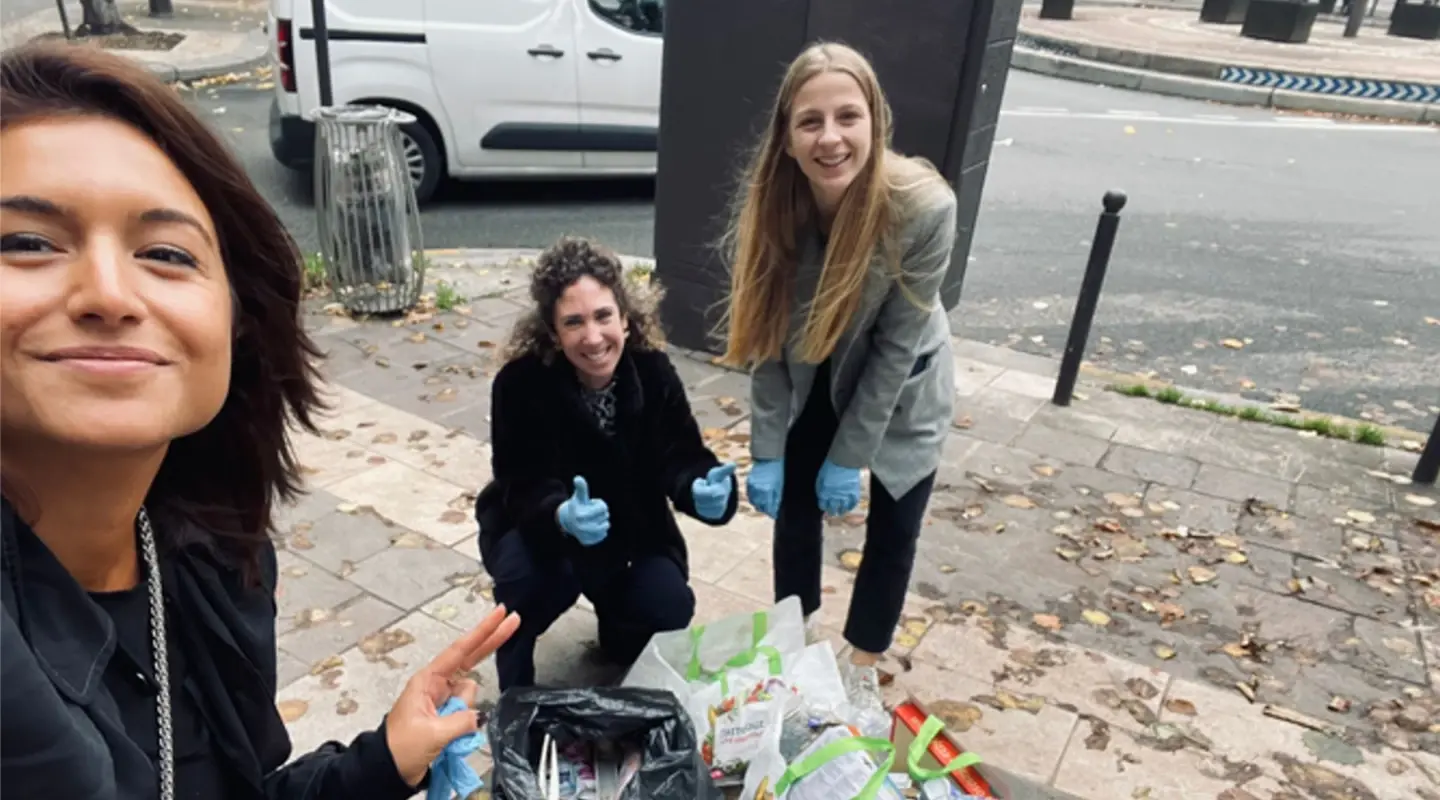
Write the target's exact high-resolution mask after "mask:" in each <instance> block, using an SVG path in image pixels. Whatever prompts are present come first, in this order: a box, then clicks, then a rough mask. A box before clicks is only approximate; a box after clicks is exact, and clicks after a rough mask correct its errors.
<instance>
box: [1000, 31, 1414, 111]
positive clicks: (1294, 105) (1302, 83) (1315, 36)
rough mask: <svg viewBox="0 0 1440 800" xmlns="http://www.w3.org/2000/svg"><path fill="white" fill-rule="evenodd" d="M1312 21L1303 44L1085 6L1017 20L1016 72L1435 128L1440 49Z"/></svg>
mask: <svg viewBox="0 0 1440 800" xmlns="http://www.w3.org/2000/svg"><path fill="white" fill-rule="evenodd" d="M1342 32H1343V26H1341V25H1337V24H1331V23H1329V22H1328V21H1318V20H1317V22H1316V24H1315V26H1314V28H1313V30H1312V32H1311V36H1310V40H1309V42H1307V43H1306V44H1279V43H1275V42H1265V41H1259V40H1256V39H1248V38H1245V37H1242V36H1240V27H1239V26H1238V25H1215V24H1209V23H1202V22H1201V21H1200V15H1199V12H1198V11H1196V10H1194V9H1180V8H1174V7H1166V8H1155V7H1125V6H1113V5H1081V6H1078V7H1077V8H1076V9H1075V12H1074V19H1070V20H1043V19H1040V18H1039V10H1038V9H1037V8H1026V9H1025V10H1024V12H1023V14H1022V16H1021V20H1020V29H1019V37H1018V38H1017V40H1016V47H1015V54H1014V56H1013V58H1012V65H1013V66H1014V67H1016V68H1017V69H1023V70H1026V71H1030V72H1038V73H1041V74H1045V75H1054V76H1056V77H1062V78H1069V79H1072V80H1081V81H1086V82H1091V83H1100V84H1104V85H1108V86H1118V87H1121V88H1127V89H1136V90H1139V91H1147V92H1155V93H1159V94H1169V95H1175V96H1180V97H1190V98H1194V99H1200V100H1210V101H1215V102H1222V103H1232V104H1237V105H1259V106H1270V107H1275V108H1281V109H1286V110H1292V111H1318V112H1325V113H1339V114H1356V115H1363V116H1373V117H1381V118H1389V119H1395V120H1404V121H1411V122H1421V121H1428V122H1440V42H1427V41H1420V40H1415V39H1404V38H1400V37H1395V36H1387V35H1385V32H1384V30H1383V28H1378V27H1375V26H1373V25H1371V26H1367V27H1366V28H1364V29H1363V30H1362V31H1361V34H1360V36H1358V37H1356V38H1354V39H1345V38H1343V37H1342V35H1341V34H1342Z"/></svg>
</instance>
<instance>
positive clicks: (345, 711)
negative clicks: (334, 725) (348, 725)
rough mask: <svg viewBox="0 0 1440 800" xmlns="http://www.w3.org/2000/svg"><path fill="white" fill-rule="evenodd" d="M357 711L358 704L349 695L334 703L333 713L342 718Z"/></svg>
mask: <svg viewBox="0 0 1440 800" xmlns="http://www.w3.org/2000/svg"><path fill="white" fill-rule="evenodd" d="M359 710H360V703H358V702H356V700H355V698H353V697H351V696H349V695H345V696H344V697H341V698H340V700H339V701H338V702H336V703H335V713H336V714H339V715H340V716H342V717H348V716H350V715H351V714H354V713H355V712H356V711H359Z"/></svg>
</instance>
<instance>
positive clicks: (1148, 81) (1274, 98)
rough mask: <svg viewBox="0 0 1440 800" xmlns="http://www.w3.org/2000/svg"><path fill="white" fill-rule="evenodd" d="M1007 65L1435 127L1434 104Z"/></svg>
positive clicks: (1053, 56)
mask: <svg viewBox="0 0 1440 800" xmlns="http://www.w3.org/2000/svg"><path fill="white" fill-rule="evenodd" d="M1010 65H1011V66H1012V67H1014V68H1015V69H1018V70H1022V71H1024V72H1033V73H1036V74H1039V75H1049V76H1051V77H1056V78H1065V79H1067V80H1075V81H1084V82H1086V83H1098V84H1101V85H1104V86H1114V87H1117V88H1121V89H1133V90H1135V91H1141V92H1150V93H1153V94H1163V95H1170V96H1172V97H1185V98H1189V99H1192V100H1207V101H1210V102H1215V103H1226V104H1229V105H1238V106H1259V107H1264V108H1277V109H1282V110H1286V111H1317V112H1322V113H1330V114H1353V115H1356V116H1366V117H1376V118H1379V119H1389V120H1397V121H1401V122H1421V123H1424V122H1428V123H1440V103H1410V102H1404V101H1397V100H1371V99H1368V98H1363V97H1346V96H1343V95H1328V94H1319V93H1315V92H1297V91H1289V90H1285V89H1269V88H1265V87H1260V86H1245V85H1243V84H1236V83H1228V82H1225V81H1219V80H1213V79H1210V78H1201V77H1196V76H1194V75H1188V74H1179V73H1178V72H1163V71H1158V70H1155V69H1144V68H1140V67H1130V66H1123V65H1120V64H1113V63H1109V62H1107V61H1098V60H1093V59H1088V58H1079V57H1075V56H1067V55H1062V54H1059V53H1052V52H1047V51H1044V50H1037V49H1034V48H1032V47H1022V46H1019V45H1017V46H1016V47H1015V49H1014V52H1013V54H1012V55H1011V59H1010Z"/></svg>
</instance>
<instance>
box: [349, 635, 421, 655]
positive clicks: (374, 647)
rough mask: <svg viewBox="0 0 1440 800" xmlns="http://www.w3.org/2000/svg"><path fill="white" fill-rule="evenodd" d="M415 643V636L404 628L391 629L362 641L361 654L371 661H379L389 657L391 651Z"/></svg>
mask: <svg viewBox="0 0 1440 800" xmlns="http://www.w3.org/2000/svg"><path fill="white" fill-rule="evenodd" d="M413 641H415V637H414V635H412V634H411V633H410V632H409V631H407V630H405V629H404V628H391V629H390V630H387V631H380V632H378V633H372V634H370V635H369V636H366V637H365V638H363V639H361V640H360V644H359V648H360V652H362V653H364V654H365V657H366V658H368V659H370V660H371V661H379V660H381V659H383V658H384V657H385V656H387V655H389V654H390V652H391V651H393V650H398V649H400V648H402V647H404V646H405V645H407V644H410V643H411V642H413Z"/></svg>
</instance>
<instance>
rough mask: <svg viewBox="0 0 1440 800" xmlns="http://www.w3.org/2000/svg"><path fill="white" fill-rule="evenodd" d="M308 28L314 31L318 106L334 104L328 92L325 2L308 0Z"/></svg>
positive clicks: (328, 31) (328, 66) (327, 33)
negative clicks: (318, 90) (318, 87)
mask: <svg viewBox="0 0 1440 800" xmlns="http://www.w3.org/2000/svg"><path fill="white" fill-rule="evenodd" d="M310 27H311V29H313V30H314V31H315V80H316V81H317V82H319V84H320V106H321V107H322V108H324V107H328V106H329V105H330V104H331V103H333V102H334V97H333V95H332V94H331V91H330V25H329V24H328V22H327V21H326V19H325V0H310Z"/></svg>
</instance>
